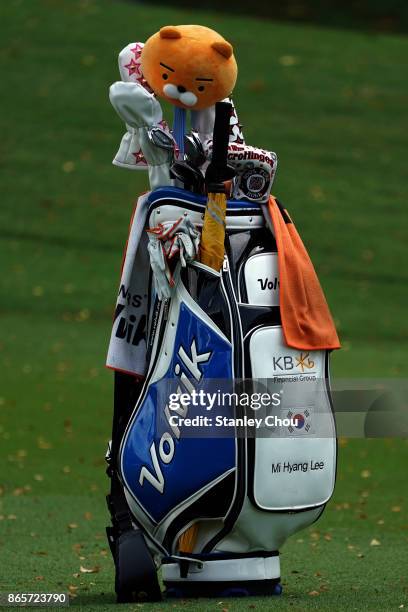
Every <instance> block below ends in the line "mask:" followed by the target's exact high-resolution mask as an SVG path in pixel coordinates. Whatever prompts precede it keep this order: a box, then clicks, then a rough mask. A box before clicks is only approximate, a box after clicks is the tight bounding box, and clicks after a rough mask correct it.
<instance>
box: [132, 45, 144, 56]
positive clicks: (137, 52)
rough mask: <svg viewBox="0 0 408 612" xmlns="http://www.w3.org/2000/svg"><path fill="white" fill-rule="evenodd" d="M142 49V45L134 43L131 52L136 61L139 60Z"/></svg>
mask: <svg viewBox="0 0 408 612" xmlns="http://www.w3.org/2000/svg"><path fill="white" fill-rule="evenodd" d="M143 47H144V45H143V44H140V43H136V44H135V46H134V47H133V48H132V49H131V52H132V53H134V55H135V58H136V59H139V57H140V55H141V53H142V49H143Z"/></svg>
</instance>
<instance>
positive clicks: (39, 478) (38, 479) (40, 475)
mask: <svg viewBox="0 0 408 612" xmlns="http://www.w3.org/2000/svg"><path fill="white" fill-rule="evenodd" d="M34 480H37V481H38V482H42V481H43V480H44V476H43V475H42V474H34Z"/></svg>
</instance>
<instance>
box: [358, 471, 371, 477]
mask: <svg viewBox="0 0 408 612" xmlns="http://www.w3.org/2000/svg"><path fill="white" fill-rule="evenodd" d="M360 476H361V478H370V476H371V472H370V470H363V471H362V472H361V474H360Z"/></svg>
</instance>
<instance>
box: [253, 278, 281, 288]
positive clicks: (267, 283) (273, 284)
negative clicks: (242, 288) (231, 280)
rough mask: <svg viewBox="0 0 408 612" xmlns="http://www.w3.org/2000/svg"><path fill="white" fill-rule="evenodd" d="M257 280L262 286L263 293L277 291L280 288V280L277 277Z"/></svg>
mask: <svg viewBox="0 0 408 612" xmlns="http://www.w3.org/2000/svg"><path fill="white" fill-rule="evenodd" d="M257 280H258V283H259V284H260V286H261V291H267V290H268V291H276V290H277V289H278V288H279V278H278V277H277V276H275V278H273V279H270V278H268V277H266V278H258V279H257Z"/></svg>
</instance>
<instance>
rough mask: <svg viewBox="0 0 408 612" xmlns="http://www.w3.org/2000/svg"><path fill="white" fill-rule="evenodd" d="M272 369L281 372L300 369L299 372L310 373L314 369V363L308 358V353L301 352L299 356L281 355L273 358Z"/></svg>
mask: <svg viewBox="0 0 408 612" xmlns="http://www.w3.org/2000/svg"><path fill="white" fill-rule="evenodd" d="M272 361H273V367H274V369H275V370H278V371H281V372H291V371H293V370H297V369H300V370H301V372H305V371H310V370H312V369H313V368H314V366H315V362H314V361H313V359H311V358H310V353H308V352H307V353H303V352H301V353H300V355H299V356H296V355H295V356H292V355H281V356H280V357H273V358H272Z"/></svg>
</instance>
